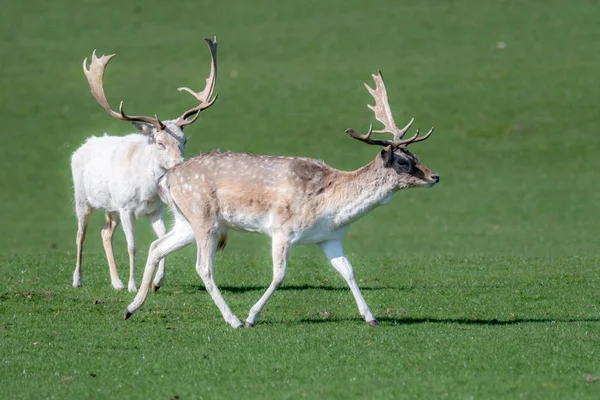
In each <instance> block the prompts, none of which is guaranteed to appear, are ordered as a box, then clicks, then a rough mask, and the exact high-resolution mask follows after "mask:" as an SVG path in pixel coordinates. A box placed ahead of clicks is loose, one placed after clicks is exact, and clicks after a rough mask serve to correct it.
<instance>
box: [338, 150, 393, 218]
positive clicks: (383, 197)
mask: <svg viewBox="0 0 600 400" xmlns="http://www.w3.org/2000/svg"><path fill="white" fill-rule="evenodd" d="M396 190H397V187H396V185H395V183H394V182H393V181H392V179H390V176H389V175H388V174H387V173H386V169H385V168H383V165H382V162H381V160H379V159H375V160H373V161H371V162H370V163H369V164H367V165H365V166H364V167H362V168H360V169H358V170H356V171H352V172H340V176H339V178H338V179H336V183H335V185H334V187H333V193H334V196H333V197H334V200H333V202H332V203H333V204H331V205H332V206H333V207H331V208H330V210H331V211H333V213H334V218H333V219H334V224H335V225H336V226H340V227H341V226H344V225H347V224H349V223H351V222H354V221H356V220H357V219H359V218H360V217H362V216H363V215H365V214H367V213H368V212H370V211H371V210H373V209H374V208H375V207H378V206H380V205H383V204H386V203H388V202H389V201H390V200H391V199H392V196H393V194H394V193H395V192H396ZM328 208H329V207H328Z"/></svg>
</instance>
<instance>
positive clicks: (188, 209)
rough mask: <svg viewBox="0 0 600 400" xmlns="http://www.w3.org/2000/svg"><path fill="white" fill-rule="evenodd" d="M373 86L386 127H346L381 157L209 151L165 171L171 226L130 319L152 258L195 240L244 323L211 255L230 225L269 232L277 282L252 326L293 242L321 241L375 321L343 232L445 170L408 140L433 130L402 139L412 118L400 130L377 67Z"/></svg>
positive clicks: (199, 264)
mask: <svg viewBox="0 0 600 400" xmlns="http://www.w3.org/2000/svg"><path fill="white" fill-rule="evenodd" d="M373 78H374V79H375V84H376V88H375V89H371V88H370V87H369V86H367V85H366V84H365V86H366V87H367V89H368V91H369V93H370V94H371V95H372V96H373V97H374V98H375V106H369V107H370V108H371V109H372V110H373V111H374V113H375V118H376V119H377V120H378V121H380V122H381V123H383V125H384V129H382V130H375V131H374V130H373V126H372V125H371V128H370V129H369V131H368V133H366V134H364V135H361V134H358V133H357V132H355V131H354V130H352V129H348V130H347V131H346V133H348V134H349V135H350V136H351V137H353V138H354V139H357V140H360V141H361V142H364V143H367V144H372V145H379V146H383V149H382V150H381V151H380V152H379V153H378V154H377V156H376V157H375V159H374V160H373V161H371V162H370V163H369V164H367V165H366V166H364V167H362V168H360V169H358V170H356V171H352V172H346V171H340V170H337V169H334V168H331V167H329V166H328V165H327V164H325V163H324V162H323V161H320V160H314V159H310V158H298V157H277V156H259V155H253V154H244V153H232V152H225V153H221V152H219V151H213V152H210V153H204V154H200V155H198V156H195V157H192V158H190V159H189V160H187V161H185V162H184V163H182V164H179V165H177V166H176V167H174V168H172V169H171V170H169V171H168V172H167V173H166V174H165V176H164V177H163V178H161V180H160V182H159V194H160V196H161V198H162V199H163V200H164V201H165V202H166V203H167V204H169V205H170V207H171V210H172V212H173V214H174V221H175V224H174V227H173V229H172V230H171V231H170V232H169V233H167V234H166V235H165V236H163V237H162V238H160V239H158V240H156V241H154V242H153V243H152V245H151V246H150V251H149V255H148V260H147V263H146V269H145V270H144V276H143V278H142V284H141V286H140V290H139V292H138V293H137V295H136V296H135V299H134V300H133V302H132V303H131V304H130V305H129V306H128V307H127V309H126V310H125V315H124V317H125V319H127V318H129V317H130V316H131V315H132V314H133V313H135V312H136V311H137V310H138V309H139V308H140V307H141V306H142V305H143V304H144V301H145V299H146V296H147V294H148V289H149V287H150V283H151V280H152V275H153V273H154V269H155V267H156V264H157V263H158V262H159V261H160V260H161V259H162V258H163V257H164V256H166V255H167V254H169V253H171V252H173V251H175V250H177V249H180V248H182V247H183V246H186V245H187V244H189V243H191V242H193V241H194V240H195V241H196V243H197V246H198V254H197V261H196V270H197V272H198V274H199V275H200V277H201V278H202V281H203V282H204V285H205V286H206V290H207V292H208V293H209V294H210V295H211V297H212V299H213V300H214V302H215V303H216V305H217V307H218V308H219V310H220V311H221V313H222V314H223V318H224V319H225V321H226V322H227V323H228V324H229V325H231V326H232V327H241V326H242V323H241V322H240V320H239V319H238V318H237V317H236V316H235V315H234V314H233V313H232V312H231V310H230V308H229V306H228V305H227V303H226V302H225V299H224V298H223V296H222V295H221V293H220V291H219V289H218V288H217V286H216V284H215V281H214V278H213V258H214V255H215V251H216V250H217V248H218V247H219V245H223V242H224V240H225V239H226V236H225V235H226V233H227V229H229V228H233V229H238V230H243V231H248V232H260V233H263V234H265V235H268V236H270V237H271V238H272V256H273V280H272V282H271V284H270V285H269V287H268V289H267V290H266V292H265V293H264V295H263V296H262V297H261V298H260V300H259V301H258V302H257V303H256V304H255V305H254V306H253V307H252V308H251V309H250V313H249V315H248V318H247V319H246V324H245V325H246V326H247V327H251V326H254V325H255V324H256V321H257V319H258V316H259V314H260V312H261V310H262V309H263V307H264V306H265V304H266V303H267V301H268V300H269V298H270V297H271V295H272V294H273V292H275V290H276V289H277V287H279V285H281V283H282V282H283V279H284V277H285V273H286V267H287V261H288V255H289V252H290V248H291V247H292V246H293V245H295V244H306V243H315V244H317V245H318V246H319V247H320V248H321V250H322V251H323V252H324V253H325V256H326V257H327V258H328V259H329V261H330V262H331V264H332V265H333V267H334V268H335V269H336V270H337V271H338V272H339V273H340V274H341V275H342V277H343V278H344V279H345V280H346V282H347V284H348V286H349V287H350V290H351V291H352V294H353V295H354V298H355V300H356V303H357V305H358V310H359V312H360V315H361V316H362V318H363V319H364V320H365V321H366V322H367V323H368V324H369V325H371V326H374V325H378V323H377V321H376V319H375V317H374V316H373V314H372V313H371V311H370V310H369V307H368V305H367V303H366V302H365V299H364V298H363V296H362V294H361V292H360V289H359V288H358V285H357V283H356V279H355V276H354V271H353V269H352V266H351V265H350V262H349V261H348V259H347V258H346V256H345V255H344V250H343V247H342V239H343V237H344V235H345V234H346V232H347V231H348V228H349V226H350V224H351V223H352V222H354V221H356V220H357V219H359V218H360V217H362V216H363V215H365V214H367V213H368V212H369V211H371V210H373V209H374V208H375V207H377V206H380V205H382V204H386V203H388V202H389V201H390V200H392V196H393V195H394V193H395V192H397V191H398V190H400V189H406V188H411V187H431V186H433V185H435V184H436V183H438V182H439V179H440V178H439V176H438V175H437V174H436V173H435V172H433V171H431V170H430V169H429V168H427V167H426V166H424V165H423V164H421V163H420V162H419V160H418V159H417V157H416V156H415V155H414V154H412V153H411V152H410V151H409V150H408V148H407V146H408V145H410V144H413V143H417V142H420V141H423V140H425V139H427V138H428V137H429V136H430V135H431V133H432V132H433V128H431V130H430V131H429V132H428V133H427V134H426V135H424V136H421V137H419V130H418V129H417V131H416V133H415V134H414V136H412V137H410V138H408V139H403V136H404V134H405V133H406V131H407V130H408V129H409V128H410V126H411V125H412V123H413V120H411V121H410V122H409V123H408V125H406V126H405V127H404V128H402V129H399V128H397V127H396V124H395V122H394V118H393V116H392V112H391V111H390V107H389V104H388V98H387V94H386V90H385V86H384V82H383V77H382V75H381V72H379V73H378V74H377V75H373ZM386 132H387V133H392V134H393V135H394V136H393V139H391V140H384V139H375V138H372V137H371V135H372V134H373V133H386Z"/></svg>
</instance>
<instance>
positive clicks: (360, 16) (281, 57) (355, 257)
mask: <svg viewBox="0 0 600 400" xmlns="http://www.w3.org/2000/svg"><path fill="white" fill-rule="evenodd" d="M598 20H600V5H599V4H597V2H594V1H586V0H575V1H572V2H565V1H559V0H547V1H528V2H517V1H496V2H482V1H475V0H456V1H441V0H439V1H434V0H425V1H420V2H398V1H391V0H390V1H378V2H365V1H355V0H350V1H349V0H346V1H341V0H335V1H313V0H309V1H302V2H299V1H298V2H278V1H274V0H260V1H255V2H231V1H220V2H202V1H196V2H188V1H180V0H172V1H169V2H159V1H146V2H142V3H135V2H114V1H98V0H85V1H72V0H57V1H54V2H41V1H30V2H17V1H14V0H12V1H9V2H8V3H7V4H5V5H4V6H3V9H2V13H0V32H1V35H0V41H1V46H0V57H1V60H2V62H1V63H0V87H1V88H2V90H1V91H0V106H1V107H0V110H1V111H0V113H1V115H2V121H3V126H4V127H3V129H2V132H1V133H0V163H2V164H1V165H2V167H3V168H2V170H3V172H2V173H1V174H0V187H1V188H2V189H1V190H0V201H1V204H2V208H1V209H0V217H1V221H2V222H3V224H4V233H3V235H1V236H0V271H1V272H2V273H1V274H0V389H1V392H2V397H3V398H6V399H31V398H36V399H37V398H55V399H82V398H93V399H111V398H127V399H129V398H132V399H133V398H156V399H177V398H179V399H197V398H198V399H199V398H204V399H216V398H219V399H220V398H263V399H280V398H294V399H295V398H302V397H306V398H340V399H342V398H344V399H345V398H390V399H391V398H419V399H421V398H458V399H463V398H484V399H488V398H540V399H550V398H556V399H565V398H569V399H577V398H599V396H600V381H596V378H600V360H599V356H600V353H599V350H598V349H600V310H599V307H600V268H599V264H600V254H599V252H598V243H599V240H598V238H600V226H599V224H598V205H599V204H600V192H599V191H598V189H597V188H596V179H597V178H598V176H599V175H598V170H599V169H600V158H599V157H598V154H600V136H599V132H600V119H599V117H598V115H599V113H598V110H599V104H598V88H599V87H600V74H599V73H598V71H600V40H598V39H599V38H600V25H599V24H598V23H597V21H598ZM212 35H217V37H218V40H219V77H218V82H217V91H218V92H219V100H218V102H217V104H216V105H215V107H213V108H212V109H210V110H209V111H207V112H206V113H204V114H203V115H202V116H201V118H200V121H198V122H197V123H196V124H195V125H193V126H192V127H190V128H189V129H188V130H187V131H186V133H187V134H188V135H189V136H191V138H190V140H189V142H188V155H191V154H194V153H198V152H201V151H207V150H210V149H213V148H216V147H220V148H221V149H223V150H225V149H231V150H234V151H246V152H254V153H264V154H281V155H298V156H307V157H314V158H319V159H323V160H325V161H326V162H327V163H328V164H329V165H331V166H333V167H336V168H340V169H345V170H351V169H356V168H359V167H360V166H362V165H364V164H366V163H367V162H368V161H370V160H371V159H372V158H373V157H374V156H375V154H376V153H377V150H378V149H374V148H373V147H371V146H366V145H363V144H360V143H358V142H357V141H355V140H352V139H351V138H349V137H347V135H345V134H344V130H345V129H346V128H348V127H353V128H355V129H357V130H360V131H364V130H366V128H367V127H368V124H369V123H370V122H372V116H371V112H370V110H369V109H367V107H366V106H365V105H366V104H367V103H368V102H370V101H371V99H370V97H369V95H368V93H367V92H366V91H365V90H364V88H363V86H362V82H363V81H370V74H371V73H375V72H376V71H377V69H381V70H382V71H383V72H384V74H385V77H386V85H387V90H388V93H389V96H390V102H391V105H392V109H393V110H394V111H395V116H396V120H397V121H398V123H399V124H400V123H401V122H404V121H407V120H409V119H410V118H411V117H415V121H416V123H415V126H418V127H420V128H421V129H427V128H429V127H430V126H431V125H435V127H436V131H435V133H434V136H433V137H432V138H430V139H429V140H428V141H426V142H424V143H422V144H418V145H414V147H413V148H412V150H413V151H414V152H415V153H417V154H418V155H419V156H420V159H421V160H422V161H423V162H424V163H425V164H426V165H427V166H428V167H430V168H432V169H434V170H435V171H436V172H438V173H439V174H440V176H441V181H440V184H439V185H437V186H436V187H435V188H433V189H428V190H412V191H411V190H409V191H405V192H399V193H398V194H396V196H395V198H394V200H393V201H392V202H391V203H390V204H388V205H387V206H385V207H382V208H379V209H377V210H375V211H374V212H372V213H371V214H370V215H367V216H366V217H365V218H363V219H362V220H360V221H358V222H357V223H356V224H355V225H353V227H352V228H351V229H350V232H349V234H348V236H347V238H346V241H345V245H346V251H347V253H348V254H349V259H350V261H351V262H352V263H353V265H354V267H355V270H356V274H357V278H358V279H359V280H360V283H359V286H360V287H361V288H362V289H363V293H364V295H365V298H366V300H367V302H368V303H369V305H370V307H371V310H372V311H373V313H374V314H375V316H376V317H377V318H378V320H379V321H380V322H381V326H380V327H379V328H369V327H368V326H367V325H366V324H365V323H364V322H362V321H361V319H360V316H359V315H358V311H357V309H356V305H355V302H354V300H353V298H352V295H351V293H350V291H349V289H348V288H347V287H346V285H345V283H344V281H343V279H342V278H341V277H339V276H338V275H337V274H336V273H335V271H334V270H333V269H332V268H330V267H329V265H328V264H327V261H326V259H325V258H324V257H323V256H322V255H321V254H320V253H319V252H318V249H317V248H316V247H314V248H313V247H298V248H294V249H293V251H292V257H291V261H290V267H289V274H288V277H287V279H286V282H285V284H284V286H283V287H282V288H281V289H280V290H279V291H278V292H277V293H276V294H275V295H274V296H273V298H272V299H271V301H270V302H269V303H268V305H267V309H266V310H265V311H264V312H263V313H262V315H261V318H260V319H259V324H258V325H257V326H256V328H255V329H244V330H233V329H230V328H228V327H226V326H225V323H224V322H223V320H222V318H221V315H220V313H219V311H218V309H217V308H216V307H215V305H214V304H213V302H212V301H211V299H210V297H209V296H208V294H207V293H206V292H205V291H204V288H203V285H202V283H201V280H200V279H199V278H198V276H197V275H196V273H195V270H194V260H195V249H194V248H192V247H190V248H187V249H185V250H182V251H180V252H178V253H176V254H174V255H173V256H172V257H170V258H169V259H168V261H167V278H166V281H165V284H164V286H163V288H162V289H161V291H160V292H159V293H157V294H154V295H150V297H149V299H148V302H147V304H146V305H145V307H144V308H143V309H142V310H140V312H138V313H137V314H136V315H135V316H134V317H133V318H132V319H131V320H129V321H127V322H124V321H123V320H122V319H121V318H122V312H123V310H124V309H125V307H126V305H127V304H129V302H130V301H131V300H132V298H133V295H132V294H130V293H127V292H116V291H114V290H112V289H111V288H110V281H109V275H108V271H107V270H108V268H107V266H106V261H105V258H104V253H103V250H102V244H101V240H100V228H101V225H102V222H103V219H102V215H101V213H97V214H96V215H95V216H94V218H93V219H92V223H91V224H90V228H89V231H88V238H87V241H86V244H85V246H86V247H85V258H84V271H83V274H84V275H83V277H84V286H83V287H82V288H80V289H74V288H72V287H71V286H70V284H71V279H72V272H73V268H74V264H75V259H74V250H75V233H76V220H75V217H74V214H73V207H72V188H71V180H70V170H69V158H70V154H71V153H72V152H73V151H74V150H75V149H76V148H77V147H78V146H79V145H80V144H81V143H82V142H83V141H84V140H85V138H86V137H88V136H90V135H92V134H96V135H99V134H102V133H103V132H111V133H114V134H119V135H120V134H126V133H129V132H131V131H132V129H130V126H128V125H127V124H126V123H123V122H120V121H117V120H115V119H112V118H111V117H109V116H108V115H107V114H106V113H105V112H104V110H102V109H101V108H100V107H99V106H98V105H97V103H96V102H95V101H94V100H93V98H92V96H90V93H89V89H88V87H87V82H86V80H85V77H84V75H83V73H82V71H81V62H82V60H83V59H84V58H85V57H89V56H90V55H91V52H92V50H93V49H95V48H96V49H98V52H99V53H100V54H102V53H105V54H109V53H113V52H114V53H117V57H116V58H115V59H114V60H113V62H112V63H111V66H110V68H109V69H108V72H107V76H106V92H107V96H108V98H109V100H110V101H111V103H112V104H116V103H117V101H118V100H121V99H123V100H124V101H125V104H126V106H127V110H128V111H129V112H131V113H132V114H136V113H139V114H153V113H157V114H158V115H159V117H161V118H162V119H167V118H174V117H176V116H178V115H179V114H180V113H181V112H182V111H183V110H185V109H187V108H189V107H191V106H192V105H193V104H190V102H189V98H188V97H189V96H185V95H182V94H180V93H178V92H177V91H175V90H174V89H175V88H176V87H178V86H192V87H199V86H200V85H202V84H203V79H204V78H205V76H206V73H207V68H208V57H207V54H206V53H207V52H206V49H205V44H204V42H203V41H202V37H204V36H212ZM136 232H137V236H138V248H139V251H138V271H140V274H139V275H138V276H140V275H141V269H142V265H143V262H144V260H145V256H146V255H147V248H148V246H149V244H150V243H151V240H152V234H151V230H150V226H149V224H148V223H147V221H144V220H142V221H139V223H138V225H137V230H136ZM115 249H116V252H117V263H118V265H119V267H120V272H121V277H122V278H124V277H125V274H126V270H127V254H126V249H125V244H124V237H123V234H122V231H121V230H119V231H118V234H117V238H116V243H115ZM269 249H270V245H269V241H268V239H267V238H265V237H261V236H257V235H249V234H239V233H233V234H232V235H230V240H229V243H228V247H227V250H226V251H225V252H224V253H221V254H219V255H218V257H217V260H216V279H217V283H218V284H219V286H220V287H221V288H222V289H223V292H224V295H225V297H226V299H227V300H228V302H229V304H230V306H231V307H232V309H233V310H234V312H235V313H236V314H237V315H238V316H239V317H240V318H245V317H246V315H247V312H248V310H249V309H250V307H251V306H252V305H253V304H254V303H255V302H256V301H257V300H258V298H259V297H260V296H261V294H262V292H263V291H264V290H265V289H266V287H267V285H268V283H269V282H270V279H271V277H270V274H271V267H270V254H269ZM138 283H139V282H138Z"/></svg>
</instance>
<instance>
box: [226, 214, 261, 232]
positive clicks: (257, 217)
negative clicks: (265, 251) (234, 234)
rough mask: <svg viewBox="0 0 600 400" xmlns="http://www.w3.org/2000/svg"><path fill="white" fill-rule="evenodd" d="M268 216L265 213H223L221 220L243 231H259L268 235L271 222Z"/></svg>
mask: <svg viewBox="0 0 600 400" xmlns="http://www.w3.org/2000/svg"><path fill="white" fill-rule="evenodd" d="M268 219H269V218H268V217H266V216H265V215H263V214H245V215H240V214H238V213H233V212H232V213H227V212H225V213H222V214H221V221H222V222H224V223H225V225H227V226H228V227H230V228H232V229H234V230H237V231H243V232H258V233H263V234H265V235H268V234H269V232H270V231H271V230H270V224H269V221H268Z"/></svg>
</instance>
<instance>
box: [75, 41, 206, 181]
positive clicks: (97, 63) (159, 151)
mask: <svg viewBox="0 0 600 400" xmlns="http://www.w3.org/2000/svg"><path fill="white" fill-rule="evenodd" d="M204 40H205V41H206V43H207V44H208V49H209V50H210V55H211V64H210V74H209V76H208V78H206V86H205V87H204V90H202V91H201V92H195V91H193V90H191V89H189V88H187V87H183V88H178V89H177V90H179V91H186V92H188V93H190V94H191V95H192V96H194V97H195V98H196V100H198V102H199V104H198V105H197V106H196V107H194V108H191V109H189V110H187V111H186V112H184V113H183V114H181V116H180V117H179V118H177V119H174V120H167V121H164V122H163V121H161V120H160V119H159V118H158V116H156V115H155V116H154V117H146V116H131V115H127V114H125V111H124V110H123V102H122V101H121V103H120V104H119V111H115V110H113V109H112V107H111V106H110V105H109V104H108V101H107V100H106V96H105V94H104V71H105V69H106V66H107V65H108V63H109V62H110V60H112V58H113V57H114V56H115V55H114V54H111V55H108V56H101V57H100V58H98V57H97V56H96V50H94V52H93V53H92V60H91V63H90V66H89V68H88V67H87V58H86V59H85V60H83V72H84V73H85V76H86V77H87V80H88V83H89V85H90V89H91V90H92V95H93V96H94V98H95V99H96V101H97V102H98V103H99V104H100V105H101V106H102V108H104V109H105V110H106V111H107V112H108V113H109V114H110V115H112V116H113V117H115V118H117V119H120V120H122V121H130V122H131V123H132V124H133V126H134V127H135V128H136V129H137V130H138V132H139V133H141V134H142V135H146V136H148V138H149V139H150V141H151V143H152V144H153V146H154V150H155V153H156V156H157V158H158V160H159V162H160V164H161V166H162V167H163V168H165V169H169V168H172V167H173V166H175V165H177V164H179V163H181V162H183V160H184V152H185V145H186V142H187V138H186V137H185V135H184V133H183V129H184V127H186V126H187V125H190V124H192V123H194V122H195V121H196V119H197V118H198V115H200V112H202V111H203V110H206V109H207V108H209V107H210V106H212V105H213V104H214V103H215V101H216V100H217V95H215V96H214V97H212V94H213V90H214V87H215V82H216V78H217V38H216V37H215V38H214V39H213V40H211V39H208V38H204ZM211 97H212V99H211Z"/></svg>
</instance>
